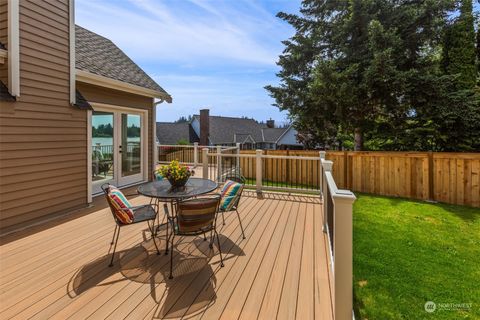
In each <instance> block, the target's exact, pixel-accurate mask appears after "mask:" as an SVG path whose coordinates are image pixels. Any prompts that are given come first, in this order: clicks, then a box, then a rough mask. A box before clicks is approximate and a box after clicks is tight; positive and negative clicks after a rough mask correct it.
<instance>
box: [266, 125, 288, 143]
mask: <svg viewBox="0 0 480 320" xmlns="http://www.w3.org/2000/svg"><path fill="white" fill-rule="evenodd" d="M288 129H289V128H288V127H287V128H262V132H263V142H270V143H276V142H277V141H278V139H279V138H280V137H281V136H282V135H283V134H284V133H285V131H287V130H288Z"/></svg>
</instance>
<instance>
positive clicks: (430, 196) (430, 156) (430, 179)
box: [428, 151, 435, 202]
mask: <svg viewBox="0 0 480 320" xmlns="http://www.w3.org/2000/svg"><path fill="white" fill-rule="evenodd" d="M428 201H432V202H433V201H435V193H434V189H433V152H432V151H429V152H428Z"/></svg>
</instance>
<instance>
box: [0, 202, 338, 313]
mask: <svg viewBox="0 0 480 320" xmlns="http://www.w3.org/2000/svg"><path fill="white" fill-rule="evenodd" d="M146 201H148V199H146V198H143V197H140V196H137V197H134V198H133V199H132V203H134V204H141V203H145V202H146ZM87 211H88V214H85V212H87ZM240 214H241V217H242V221H243V223H244V227H245V232H246V236H247V238H246V239H245V240H243V239H242V237H241V231H240V227H239V225H238V220H237V219H236V216H235V215H234V214H228V215H226V217H225V218H226V225H225V226H222V228H221V229H220V234H221V235H220V239H221V245H222V251H223V252H224V261H225V267H223V268H221V267H220V264H219V256H218V248H217V247H214V250H213V252H212V251H211V250H209V248H208V242H205V241H203V239H202V238H192V237H185V238H179V241H178V242H177V243H176V248H175V255H174V279H173V280H169V279H168V270H169V257H168V256H165V255H164V254H163V253H162V255H160V256H158V255H157V254H156V252H155V248H154V246H153V242H152V240H151V239H150V238H149V233H148V232H147V231H146V229H147V226H146V224H139V225H132V226H128V227H124V228H122V231H121V234H120V241H119V250H118V252H120V254H119V255H117V258H116V259H115V266H114V267H112V268H109V267H108V266H107V265H108V262H109V258H110V255H109V254H108V252H109V249H110V241H111V238H112V234H113V229H114V223H113V220H112V217H111V214H110V212H109V209H108V208H106V204H105V202H104V200H103V199H102V198H99V199H97V200H96V201H95V207H94V208H92V209H88V210H84V212H81V213H79V214H77V215H76V216H75V218H70V219H64V220H63V221H61V222H58V221H57V222H50V223H48V224H47V225H46V226H40V227H36V229H34V232H32V231H22V232H18V233H15V234H12V235H9V236H6V237H3V238H1V239H0V241H1V247H0V255H1V260H0V278H1V280H0V319H22V320H23V319H62V320H63V319H87V318H88V319H160V318H168V319H175V318H187V319H191V318H195V319H200V318H201V319H220V318H221V319H257V318H258V319H275V318H278V319H302V320H304V319H332V302H331V290H330V284H329V270H328V264H327V259H328V258H327V252H326V248H327V247H326V240H325V237H324V234H323V233H322V231H321V220H322V216H321V215H322V206H321V204H320V203H319V201H318V199H317V198H313V197H308V196H287V195H281V194H274V193H271V194H265V196H264V199H257V197H255V196H254V194H253V193H252V194H248V193H247V194H246V195H245V196H244V197H243V199H242V202H241V206H240ZM162 234H163V233H162ZM158 243H159V245H160V246H161V248H164V245H165V240H164V238H160V239H159V242H158Z"/></svg>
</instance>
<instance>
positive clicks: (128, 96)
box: [77, 82, 155, 177]
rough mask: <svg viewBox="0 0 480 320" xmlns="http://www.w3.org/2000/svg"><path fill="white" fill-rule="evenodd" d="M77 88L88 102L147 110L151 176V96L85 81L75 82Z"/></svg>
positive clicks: (150, 172)
mask: <svg viewBox="0 0 480 320" xmlns="http://www.w3.org/2000/svg"><path fill="white" fill-rule="evenodd" d="M77 90H79V91H80V92H81V93H82V95H83V96H84V97H85V99H87V100H88V101H89V102H96V103H104V104H110V105H114V106H121V107H128V108H135V109H141V110H147V111H148V116H147V123H148V167H147V172H148V177H151V176H152V167H153V162H152V160H153V150H152V143H153V140H152V139H154V138H155V137H154V136H153V119H152V109H153V102H154V101H153V98H149V97H144V96H139V95H136V94H132V93H128V92H123V91H117V90H113V89H108V88H104V87H99V86H95V85H91V84H87V83H81V82H77Z"/></svg>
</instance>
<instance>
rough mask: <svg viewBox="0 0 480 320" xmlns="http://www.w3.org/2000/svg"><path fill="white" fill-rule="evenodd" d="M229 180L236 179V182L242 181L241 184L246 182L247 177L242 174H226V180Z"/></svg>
mask: <svg viewBox="0 0 480 320" xmlns="http://www.w3.org/2000/svg"><path fill="white" fill-rule="evenodd" d="M227 180H231V181H235V182H238V183H241V184H245V178H244V177H243V176H241V175H236V174H235V175H229V176H226V177H225V181H227Z"/></svg>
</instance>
